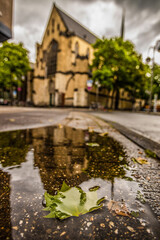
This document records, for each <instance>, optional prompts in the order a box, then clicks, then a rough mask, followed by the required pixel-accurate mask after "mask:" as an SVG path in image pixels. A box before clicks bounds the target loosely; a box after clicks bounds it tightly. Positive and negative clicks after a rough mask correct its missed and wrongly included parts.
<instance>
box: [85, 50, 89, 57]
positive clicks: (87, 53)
mask: <svg viewBox="0 0 160 240" xmlns="http://www.w3.org/2000/svg"><path fill="white" fill-rule="evenodd" d="M86 55H87V57H88V58H89V48H87V52H86Z"/></svg>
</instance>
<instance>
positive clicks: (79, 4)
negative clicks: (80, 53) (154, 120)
mask: <svg viewBox="0 0 160 240" xmlns="http://www.w3.org/2000/svg"><path fill="white" fill-rule="evenodd" d="M54 2H55V3H56V4H57V6H59V7H60V8H61V9H63V10H64V11H66V12H67V13H68V14H70V15H71V16H72V17H73V18H75V19H76V20H78V21H79V22H80V23H82V24H83V25H84V26H86V27H87V28H88V29H90V30H91V31H92V32H93V33H95V34H96V35H98V36H99V37H100V38H101V37H103V36H104V37H106V38H111V37H115V36H120V29H121V19H122V9H123V8H125V34H124V39H125V40H131V41H132V42H133V43H134V45H135V47H136V50H137V51H138V52H139V53H141V54H142V56H143V59H144V60H145V59H146V57H147V56H150V57H151V58H152V56H153V48H151V47H153V46H154V45H155V44H156V41H157V40H160V0H55V1H52V0H25V1H24V0H14V9H13V15H14V17H13V40H12V41H14V42H23V43H24V47H25V48H27V49H28V50H29V52H30V55H29V56H30V61H32V62H35V44H36V42H39V43H41V41H42V37H43V34H44V30H45V27H46V25H47V22H48V19H49V16H50V13H51V9H52V6H53V3H54ZM155 61H156V62H157V63H159V64H160V53H158V52H156V54H155Z"/></svg>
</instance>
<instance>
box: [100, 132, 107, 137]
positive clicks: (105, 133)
mask: <svg viewBox="0 0 160 240" xmlns="http://www.w3.org/2000/svg"><path fill="white" fill-rule="evenodd" d="M99 135H100V136H101V137H104V136H106V135H108V132H104V133H100V134H99Z"/></svg>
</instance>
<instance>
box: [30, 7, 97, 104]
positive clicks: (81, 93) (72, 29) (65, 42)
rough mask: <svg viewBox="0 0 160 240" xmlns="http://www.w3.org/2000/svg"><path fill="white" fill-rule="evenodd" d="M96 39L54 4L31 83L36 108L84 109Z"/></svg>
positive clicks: (38, 49)
mask: <svg viewBox="0 0 160 240" xmlns="http://www.w3.org/2000/svg"><path fill="white" fill-rule="evenodd" d="M96 38H97V37H96V36H95V35H94V34H92V33H91V32H90V31H88V30H87V29H86V28H85V27H83V26H82V25H81V24H80V23H78V22H77V21H75V20H73V18H72V17H70V16H69V15H68V14H66V13H65V12H63V11H62V10H61V9H60V8H59V7H57V6H56V5H55V4H54V5H53V9H52V12H51V15H50V18H49V21H48V25H47V27H46V30H45V33H44V37H43V40H42V43H41V44H37V56H36V65H35V71H34V81H33V103H34V105H36V106H75V107H76V106H78V107H86V106H88V92H87V80H88V79H89V78H90V72H89V67H88V66H89V64H90V63H91V61H92V58H93V48H92V46H91V44H92V43H94V42H95V41H96Z"/></svg>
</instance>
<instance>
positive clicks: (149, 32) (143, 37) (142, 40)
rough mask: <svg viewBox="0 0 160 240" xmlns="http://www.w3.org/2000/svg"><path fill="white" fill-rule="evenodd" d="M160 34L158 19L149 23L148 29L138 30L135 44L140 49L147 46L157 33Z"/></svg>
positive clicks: (159, 21)
mask: <svg viewBox="0 0 160 240" xmlns="http://www.w3.org/2000/svg"><path fill="white" fill-rule="evenodd" d="M158 33H159V34H160V20H158V21H157V22H155V23H153V24H151V25H150V26H149V27H148V29H145V30H144V31H143V32H140V33H139V34H138V36H137V40H138V41H137V44H138V46H140V49H141V50H144V49H145V48H147V46H148V45H149V44H150V43H151V42H152V41H153V39H154V38H156V36H157V34H158Z"/></svg>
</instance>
